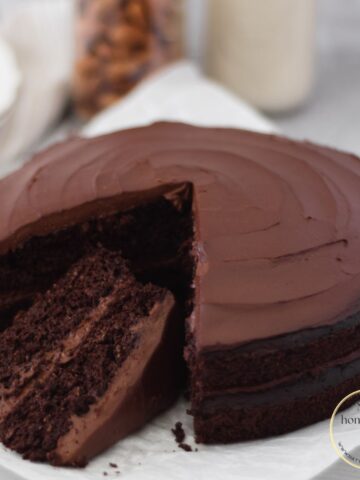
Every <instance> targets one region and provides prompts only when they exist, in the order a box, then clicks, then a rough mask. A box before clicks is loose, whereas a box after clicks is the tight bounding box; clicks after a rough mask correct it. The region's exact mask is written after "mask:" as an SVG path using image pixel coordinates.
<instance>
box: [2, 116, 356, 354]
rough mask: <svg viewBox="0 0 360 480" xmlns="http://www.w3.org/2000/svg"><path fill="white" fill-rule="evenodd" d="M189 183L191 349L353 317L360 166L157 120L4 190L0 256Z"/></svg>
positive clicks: (48, 154)
mask: <svg viewBox="0 0 360 480" xmlns="http://www.w3.org/2000/svg"><path fill="white" fill-rule="evenodd" d="M188 183H191V184H192V185H193V191H194V200H193V202H194V207H193V208H194V214H195V225H196V245H195V251H196V252H197V255H198V269H197V278H196V283H197V299H196V309H195V313H194V315H193V318H192V327H193V329H194V330H195V332H196V341H197V346H198V347H199V348H206V347H211V346H214V345H233V344H234V345H235V344H240V343H243V342H248V341H252V340H255V339H260V338H267V337H271V336H274V335H281V334H285V333H288V332H292V331H298V330H301V329H305V328H312V327H316V326H320V325H330V324H333V323H335V322H337V321H339V320H340V319H342V318H344V317H345V316H347V315H349V314H351V313H353V312H355V311H357V310H360V305H359V303H360V302H359V300H360V161H359V159H358V158H356V157H355V156H352V155H349V154H345V153H340V152H337V151H334V150H330V149H327V148H324V147H319V146H314V145H310V144H306V143H298V142H293V141H289V140H286V139H283V138H280V137H276V136H270V135H263V134H257V133H250V132H246V131H241V130H230V129H205V128H197V127H192V126H187V125H182V124H171V123H161V124H155V125H153V126H150V127H145V128H139V129H133V130H128V131H123V132H118V133H114V134H110V135H106V136H102V137H97V138H94V139H80V138H75V139H72V140H70V141H68V142H65V143H62V144H59V145H56V146H54V147H52V148H50V149H49V150H47V151H45V152H43V153H40V154H39V155H38V156H36V157H35V158H34V159H33V160H32V161H31V162H30V163H28V164H27V165H25V166H24V167H23V168H22V169H21V170H19V171H18V172H16V173H14V174H12V175H11V176H9V177H7V178H5V179H4V180H2V181H1V182H0V204H1V210H0V249H1V251H2V252H5V251H7V250H9V249H13V248H16V246H17V245H19V244H20V243H22V242H23V241H25V240H26V239H27V238H29V237H31V236H32V235H35V234H36V235H38V234H45V233H47V232H49V231H52V230H56V229H57V228H62V227H64V226H66V225H68V224H71V223H74V222H76V221H80V220H81V219H84V218H86V217H89V216H91V215H94V214H97V213H106V211H107V210H109V209H112V210H114V209H116V208H119V206H120V205H125V204H128V205H131V202H136V199H137V198H140V197H141V198H145V197H146V195H147V194H148V192H152V194H155V193H156V194H159V193H166V192H167V193H169V192H171V191H172V190H174V189H175V188H178V187H179V186H180V185H184V184H188Z"/></svg>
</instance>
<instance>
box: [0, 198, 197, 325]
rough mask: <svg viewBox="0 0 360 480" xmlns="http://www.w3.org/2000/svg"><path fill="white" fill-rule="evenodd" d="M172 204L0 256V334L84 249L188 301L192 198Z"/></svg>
mask: <svg viewBox="0 0 360 480" xmlns="http://www.w3.org/2000/svg"><path fill="white" fill-rule="evenodd" d="M176 200H177V201H175V202H174V201H173V200H170V199H166V198H165V197H160V198H157V199H154V200H152V201H149V202H147V203H146V204H143V205H140V206H138V207H135V208H133V209H130V210H126V211H120V212H119V213H116V214H112V215H108V216H106V215H104V216H102V217H98V218H94V219H91V220H89V221H86V222H83V223H80V224H77V225H73V226H70V227H67V228H64V229H62V230H60V231H56V232H54V233H52V234H50V235H46V236H41V237H34V238H31V239H30V240H29V241H27V242H26V243H25V244H24V245H22V246H21V248H17V249H16V250H14V251H12V252H10V253H7V254H6V255H3V256H0V329H4V328H6V326H7V325H8V324H9V323H11V318H13V316H14V313H16V311H17V310H19V309H21V308H24V307H27V306H29V305H30V304H31V302H32V300H33V298H34V296H35V295H36V294H37V293H39V292H42V291H45V290H46V289H48V288H49V287H50V286H51V285H52V284H53V283H54V281H56V280H57V279H58V278H60V277H61V276H62V275H63V274H64V273H66V272H67V271H68V269H69V268H70V266H71V265H72V264H73V263H74V262H76V261H77V260H79V259H80V258H81V257H82V256H83V255H84V252H85V251H86V249H87V248H88V247H89V245H97V244H101V245H103V246H104V247H105V248H108V249H110V250H113V251H121V252H122V255H123V257H124V258H125V259H127V260H128V261H129V263H130V265H131V269H132V271H133V272H134V273H135V276H136V278H137V279H139V280H143V281H154V283H156V284H160V285H163V286H166V287H168V288H170V290H176V293H178V294H179V295H181V296H182V298H184V296H189V295H190V294H191V292H190V290H189V287H190V286H191V282H192V276H193V261H192V258H191V253H190V252H191V247H192V235H193V232H192V214H191V198H190V197H189V196H188V193H186V195H184V197H179V198H178V199H176Z"/></svg>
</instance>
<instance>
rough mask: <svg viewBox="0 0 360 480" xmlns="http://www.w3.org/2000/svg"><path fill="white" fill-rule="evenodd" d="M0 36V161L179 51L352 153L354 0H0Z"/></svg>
mask: <svg viewBox="0 0 360 480" xmlns="http://www.w3.org/2000/svg"><path fill="white" fill-rule="evenodd" d="M33 3H36V4H37V10H36V9H34V10H32V11H31V8H29V6H30V5H32V4H33ZM15 11H16V12H17V13H16V14H15V13H14V12H15ZM21 11H22V13H21ZM19 12H20V13H19ZM1 38H3V42H5V43H6V47H5V46H4V45H3V47H2V44H1V42H0V158H1V156H2V155H3V158H7V159H13V158H15V157H17V156H18V155H19V154H20V153H22V154H23V152H24V150H25V149H26V151H27V152H29V151H32V150H33V149H34V148H36V147H34V145H38V141H39V139H40V138H42V139H44V138H45V137H46V135H49V132H50V131H52V129H53V128H54V126H58V125H59V123H58V120H59V118H60V119H61V125H66V128H65V131H66V132H67V133H68V132H69V131H73V130H76V129H79V128H81V126H82V125H83V124H84V122H86V121H88V120H89V119H90V118H94V116H95V115H96V114H98V113H99V112H100V111H102V110H104V109H106V108H108V107H110V106H113V105H114V104H115V105H116V104H120V103H121V102H123V101H124V99H125V98H126V97H127V95H129V94H131V92H132V91H133V89H134V88H135V87H138V85H141V84H142V83H141V82H142V81H144V80H146V79H147V78H149V77H151V76H154V75H156V74H157V72H160V71H161V69H163V68H164V67H167V66H168V65H172V64H173V63H174V62H176V61H178V60H179V59H181V58H188V59H190V60H191V61H192V62H194V63H195V64H196V65H197V66H198V67H199V68H200V69H201V70H202V71H203V72H204V75H206V77H208V78H211V79H213V80H214V81H216V82H217V84H218V85H219V86H221V88H223V89H225V90H226V91H227V92H230V94H231V95H233V96H234V98H235V97H236V98H237V99H239V102H242V104H241V105H247V104H249V105H250V106H251V107H252V108H254V109H256V110H257V111H260V112H261V114H262V115H263V116H264V117H266V118H267V119H268V120H270V122H271V124H272V126H273V128H274V129H277V130H279V131H280V132H282V133H284V134H285V135H288V136H290V137H293V138H299V139H304V138H305V139H309V140H312V141H316V142H320V143H323V144H327V145H331V146H335V147H338V148H341V149H344V150H348V151H352V152H354V153H357V154H360V0H346V2H344V1H341V0H301V1H300V0H266V2H265V1H264V0H184V3H183V2H182V1H181V0H122V1H119V0H0V40H1ZM6 48H7V49H8V50H7V51H5V50H6ZM11 55H12V57H11ZM10 57H11V58H10ZM11 69H12V72H11V74H10V73H9V72H10V70H11ZM179 83H181V82H179ZM138 88H139V87H138ZM69 98H71V99H72V100H71V102H70V103H69ZM234 101H235V100H234ZM209 102H211V98H209ZM10 104H11V105H12V106H11V108H10V107H9V105H10ZM69 105H70V107H69ZM239 105H240V104H239ZM1 108H3V113H2V112H1ZM113 108H114V107H113ZM64 109H65V111H66V116H65V119H64V116H63V113H62V112H63V111H64ZM4 112H5V113H4ZM138 114H139V116H141V115H142V112H141V109H140V111H139V112H138ZM32 119H33V121H32ZM76 119H77V120H76ZM79 119H80V120H79ZM229 124H231V121H230V122H229ZM244 126H246V123H244ZM50 127H52V128H50ZM249 128H250V127H249ZM19 135H21V138H22V140H21V141H20V142H19Z"/></svg>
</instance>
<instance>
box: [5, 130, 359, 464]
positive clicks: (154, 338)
mask: <svg viewBox="0 0 360 480" xmlns="http://www.w3.org/2000/svg"><path fill="white" fill-rule="evenodd" d="M0 204H1V209H0V254H1V257H0V331H1V332H2V333H0V357H2V358H4V359H5V358H7V359H9V360H8V363H7V364H6V366H4V367H1V368H0V405H1V409H0V439H1V440H2V441H3V442H4V443H5V444H6V445H8V446H9V447H10V448H12V449H14V450H17V451H18V452H20V453H22V454H24V455H25V456H26V458H30V459H39V460H47V461H49V462H52V463H55V464H65V465H81V464H84V463H86V462H87V461H88V460H90V459H91V458H92V457H93V456H94V455H96V454H97V453H99V452H101V451H102V450H103V449H104V448H106V447H108V446H109V445H110V444H111V443H113V442H115V441H116V440H118V439H120V438H122V437H124V436H125V435H126V434H128V433H129V432H131V431H133V430H135V429H137V428H139V427H140V426H141V425H142V424H143V423H145V422H146V421H147V420H149V419H150V418H152V417H153V416H154V415H155V414H157V413H159V412H160V411H163V410H164V409H165V408H167V407H168V406H169V405H170V404H171V403H172V402H173V401H174V399H175V398H176V395H177V393H178V392H179V390H180V389H181V388H182V385H183V382H182V380H183V374H182V373H183V371H182V360H181V357H182V353H180V352H181V351H184V352H185V354H184V356H185V359H186V362H187V366H188V371H189V386H190V394H191V413H192V415H193V416H194V426H195V434H196V438H197V440H198V441H199V442H205V443H216V442H221V443H226V442H232V441H238V440H247V439H255V438H261V437H265V436H269V435H275V434H281V433H284V432H288V431H290V430H293V429H296V428H299V427H302V426H305V425H308V424H310V423H313V422H316V421H318V420H321V419H324V418H326V417H328V416H329V415H330V414H331V413H332V411H333V409H334V408H335V406H336V404H337V402H338V401H340V400H341V399H342V398H343V397H344V396H345V395H346V394H348V393H350V392H351V391H353V390H356V389H358V388H359V382H360V350H359V348H360V335H359V332H360V254H359V252H360V207H359V206H360V160H359V159H358V158H356V157H354V156H352V155H349V154H345V153H340V152H338V151H334V150H331V149H327V148H324V147H319V146H315V145H312V144H308V143H299V142H293V141H289V140H286V139H283V138H280V137H277V136H270V135H262V134H257V133H251V132H246V131H241V130H231V129H205V128H196V127H192V126H187V125H181V124H170V123H162V124H156V125H153V126H151V127H146V128H139V129H133V130H128V131H123V132H119V133H114V134H111V135H106V136H102V137H97V138H94V139H81V138H75V139H72V140H70V141H68V142H65V143H63V144H59V145H56V146H54V147H52V148H50V149H49V150H47V151H45V152H43V153H41V154H39V155H37V156H36V157H35V158H34V159H33V160H32V161H31V162H30V163H28V164H27V165H25V166H24V167H23V168H22V169H21V170H19V171H18V172H16V173H14V174H13V175H11V176H9V177H7V178H6V179H4V180H2V181H1V182H0ZM79 271H83V272H85V271H88V272H90V273H89V274H85V273H83V274H82V275H80V277H79V278H81V281H80V280H74V275H75V276H76V275H79V274H78V273H77V272H79ZM91 272H92V273H91ZM97 272H100V276H97ZM124 289H125V290H124ZM131 292H135V293H134V295H133V296H131ZM129 295H130V296H129ZM135 299H136V301H135ZM174 299H175V300H174ZM175 303H176V305H177V307H176V308H175V306H174V304H175ZM103 304H105V305H106V308H105V310H103V308H102V305H103ZM112 306H114V307H112ZM83 310H84V312H85V313H82V311H83ZM156 312H157V313H156ZM159 312H160V313H159ZM179 319H180V322H179ZM107 322H108V323H107ZM59 326H61V328H60V327H59ZM183 326H185V329H186V332H184V331H183V328H182V327H183ZM120 330H121V332H123V333H122V334H117V333H116V332H118V331H120ZM79 331H80V332H81V333H80V335H79ZM91 332H92V333H91ZM124 332H125V333H124ZM102 335H105V337H106V338H107V339H108V342H109V343H110V346H109V345H107V346H108V347H109V349H108V350H106V352H107V353H106V355H109V358H108V357H106V358H107V359H108V360H109V359H110V360H109V361H107V360H106V361H105V360H104V358H103V357H102V356H101V355H105V354H104V352H103V343H102V340H101V338H102ZM73 337H75V338H76V341H75V345H74V344H73V342H74V340H71V338H73ZM110 339H112V340H111V341H110ZM144 345H145V346H147V350H146V352H147V354H146V355H145V357H143V356H142V355H139V354H138V352H139V349H140V351H141V349H142V348H145V347H144ZM69 349H70V350H71V354H70V353H69ZM90 351H91V352H93V355H94V357H93V360H92V357H91V356H89V352H90ZM116 352H120V353H119V357H118V356H117V354H116ZM69 355H70V356H69ZM64 356H65V360H64ZM87 358H88V360H87ZM166 358H169V362H167V361H166ZM170 360H171V361H170ZM94 364H95V365H96V372H95V373H94V372H93V373H92V374H90V371H91V369H92V368H93V365H94ZM43 365H48V368H46V369H45V370H46V372H45V373H44V369H43V368H42V366H43ZM124 365H125V367H124ZM126 365H130V366H131V368H130V367H129V368H130V374H129V375H130V377H129V375H128V374H127V375H125V378H126V381H125V380H123V379H124V368H125V369H126V368H127V367H126ZM154 365H157V368H156V374H154V371H155V367H154ZM165 365H166V367H167V368H165ZM169 370H171V371H172V372H173V375H171V374H170V373H169ZM60 371H61V374H59V372H60ZM101 372H103V381H102V382H100V379H101V377H102V373H101ZM51 375H54V376H53V377H52V376H51ZM48 378H50V381H48ZM82 378H83V379H84V380H83V381H82ZM174 378H175V379H176V381H175V380H174ZM55 379H58V381H55ZM52 381H53V383H52ZM99 382H100V383H101V387H99ZM134 385H136V388H135V387H134ZM134 388H135V392H134ZM114 392H115V393H114ZM109 396H110V397H111V398H112V400H111V402H109V400H108V399H109V398H110V397H109ZM138 397H141V399H142V400H141V401H140V400H139V401H138V402H134V401H133V400H131V399H134V398H138ZM129 399H130V400H129ZM36 403H38V404H40V405H42V409H43V410H42V411H43V412H48V411H52V409H55V410H58V409H60V410H61V414H60V413H59V414H58V417H56V419H57V420H56V422H55V423H54V422H52V421H50V418H51V415H46V414H44V415H39V414H38V413H36V409H35V407H34V405H35V404H36ZM134 405H136V412H134V408H133V410H132V411H131V407H134ZM99 406H100V407H99ZM128 409H130V410H128ZM94 412H95V413H94ZM127 412H130V413H129V414H127ZM94 418H96V428H95V427H94ZM109 419H110V420H109ZM56 425H58V426H59V425H60V427H61V428H60V427H58V428H57V427H56ZM79 425H80V426H81V428H80V430H79ZM36 427H37V428H36ZM82 429H83V430H84V431H88V429H90V430H91V435H90V436H89V438H87V437H86V436H84V435H83V431H82ZM36 432H38V433H36ZM49 432H50V433H49Z"/></svg>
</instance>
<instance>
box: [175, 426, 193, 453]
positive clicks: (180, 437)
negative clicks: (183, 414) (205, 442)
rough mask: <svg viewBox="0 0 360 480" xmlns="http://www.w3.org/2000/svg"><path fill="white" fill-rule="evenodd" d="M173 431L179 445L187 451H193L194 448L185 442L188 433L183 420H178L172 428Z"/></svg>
mask: <svg viewBox="0 0 360 480" xmlns="http://www.w3.org/2000/svg"><path fill="white" fill-rule="evenodd" d="M171 431H172V433H173V434H174V437H175V441H176V443H177V444H178V447H179V448H181V449H182V450H184V451H185V452H192V448H191V446H190V445H188V444H187V443H184V440H185V437H186V434H185V430H184V429H183V426H182V423H181V422H176V424H175V427H174V428H172V429H171Z"/></svg>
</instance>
